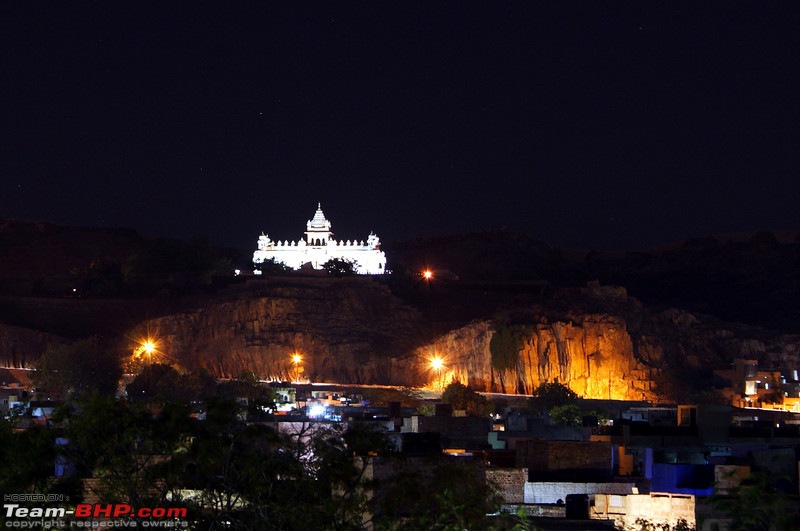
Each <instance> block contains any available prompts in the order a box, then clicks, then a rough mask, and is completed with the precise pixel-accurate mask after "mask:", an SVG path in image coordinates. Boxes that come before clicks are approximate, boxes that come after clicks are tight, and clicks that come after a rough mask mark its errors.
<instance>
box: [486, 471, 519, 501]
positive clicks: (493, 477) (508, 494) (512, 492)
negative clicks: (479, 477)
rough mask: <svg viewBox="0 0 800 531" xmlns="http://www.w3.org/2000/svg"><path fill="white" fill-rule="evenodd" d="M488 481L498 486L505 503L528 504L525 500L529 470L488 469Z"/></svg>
mask: <svg viewBox="0 0 800 531" xmlns="http://www.w3.org/2000/svg"><path fill="white" fill-rule="evenodd" d="M486 479H487V481H490V482H492V483H494V485H496V486H497V488H498V491H499V494H500V496H501V497H502V498H503V503H528V502H527V501H526V500H525V482H526V481H527V479H528V470H527V469H525V468H488V469H486Z"/></svg>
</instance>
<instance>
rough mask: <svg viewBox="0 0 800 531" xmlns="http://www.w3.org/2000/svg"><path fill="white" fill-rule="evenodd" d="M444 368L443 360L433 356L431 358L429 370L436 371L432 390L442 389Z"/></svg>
mask: <svg viewBox="0 0 800 531" xmlns="http://www.w3.org/2000/svg"><path fill="white" fill-rule="evenodd" d="M443 367H444V360H442V358H440V357H439V356H434V357H433V358H431V369H433V370H434V371H436V384H435V385H434V389H441V388H442V368H443Z"/></svg>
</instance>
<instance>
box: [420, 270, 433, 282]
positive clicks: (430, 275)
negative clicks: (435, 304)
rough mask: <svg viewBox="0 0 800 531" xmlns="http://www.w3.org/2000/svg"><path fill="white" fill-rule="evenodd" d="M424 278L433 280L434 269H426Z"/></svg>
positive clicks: (423, 273)
mask: <svg viewBox="0 0 800 531" xmlns="http://www.w3.org/2000/svg"><path fill="white" fill-rule="evenodd" d="M422 278H424V279H425V280H431V279H432V278H433V271H431V270H430V269H426V270H425V271H423V272H422Z"/></svg>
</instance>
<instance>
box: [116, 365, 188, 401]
mask: <svg viewBox="0 0 800 531" xmlns="http://www.w3.org/2000/svg"><path fill="white" fill-rule="evenodd" d="M185 383H188V382H185V381H184V379H183V378H182V377H181V375H180V374H178V371H176V370H175V369H173V368H172V366H171V365H167V364H164V363H153V364H152V365H146V366H145V367H144V368H143V369H142V372H140V373H139V374H138V375H137V376H136V378H134V380H133V381H132V382H131V383H129V384H128V386H127V388H126V390H127V392H128V397H129V398H130V399H131V400H134V401H149V400H188V399H190V398H191V397H192V395H191V390H190V388H189V386H188V385H184V384H185Z"/></svg>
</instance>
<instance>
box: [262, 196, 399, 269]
mask: <svg viewBox="0 0 800 531" xmlns="http://www.w3.org/2000/svg"><path fill="white" fill-rule="evenodd" d="M305 234H306V239H305V240H298V241H296V242H290V241H283V242H281V241H274V240H271V239H270V237H269V236H267V235H266V234H264V233H261V236H259V237H258V250H257V251H256V252H255V253H253V264H255V265H256V266H258V264H261V263H263V262H264V261H265V260H275V261H276V262H280V263H283V264H285V265H286V266H288V267H291V268H292V269H300V268H301V267H302V266H303V265H305V264H311V267H313V268H314V269H322V265H323V264H324V263H325V262H327V261H328V260H331V259H332V258H339V259H344V260H348V261H350V262H353V263H354V264H355V270H356V272H357V273H358V274H359V275H382V274H383V273H384V272H385V270H386V255H385V254H383V251H381V249H380V247H381V242H380V240H379V239H378V237H377V236H376V235H375V234H373V233H370V234H369V236H368V237H367V241H366V243H364V241H363V240H362V241H361V242H358V241H356V240H352V241H350V240H347V241H344V240H339V241H336V240H334V239H333V232H331V222H330V221H328V220H327V219H325V214H323V213H322V207H321V205H317V211H316V212H315V213H314V217H313V218H312V219H311V220H309V221H308V223H306V232H305Z"/></svg>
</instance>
